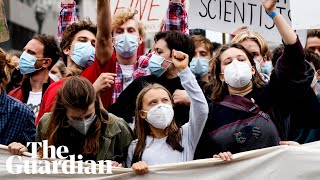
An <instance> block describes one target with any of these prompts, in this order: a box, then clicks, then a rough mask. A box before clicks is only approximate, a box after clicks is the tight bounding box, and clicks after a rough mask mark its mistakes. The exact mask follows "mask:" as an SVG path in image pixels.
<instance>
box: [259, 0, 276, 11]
mask: <svg viewBox="0 0 320 180" xmlns="http://www.w3.org/2000/svg"><path fill="white" fill-rule="evenodd" d="M262 4H263V7H264V9H266V11H267V13H271V12H273V11H275V10H276V5H277V0H262Z"/></svg>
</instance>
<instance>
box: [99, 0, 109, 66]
mask: <svg viewBox="0 0 320 180" xmlns="http://www.w3.org/2000/svg"><path fill="white" fill-rule="evenodd" d="M97 11H98V12H97V28H98V30H97V42H96V56H97V59H98V61H99V63H100V65H101V66H103V65H104V64H106V62H107V61H108V60H109V59H110V58H111V56H112V53H113V47H112V35H111V21H112V19H111V11H110V0H98V1H97Z"/></svg>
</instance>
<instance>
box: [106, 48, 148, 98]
mask: <svg viewBox="0 0 320 180" xmlns="http://www.w3.org/2000/svg"><path fill="white" fill-rule="evenodd" d="M151 55H152V54H151V53H150V54H148V55H147V56H140V57H139V59H138V61H137V62H136V63H135V65H134V69H133V74H132V76H133V79H137V78H139V77H141V76H148V75H150V74H151V72H150V70H149V68H148V62H149V59H150V57H151ZM116 74H117V77H115V79H114V82H115V85H114V88H113V94H112V103H115V102H116V100H117V98H118V97H119V95H120V93H121V92H122V91H123V75H122V70H121V67H120V64H119V63H118V62H117V63H116Z"/></svg>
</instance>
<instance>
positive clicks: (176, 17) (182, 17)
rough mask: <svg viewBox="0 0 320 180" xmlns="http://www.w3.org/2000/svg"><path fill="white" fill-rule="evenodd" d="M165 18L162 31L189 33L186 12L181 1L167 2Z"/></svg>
mask: <svg viewBox="0 0 320 180" xmlns="http://www.w3.org/2000/svg"><path fill="white" fill-rule="evenodd" d="M166 16H167V17H166V20H165V22H164V25H163V27H162V31H170V30H172V31H180V32H182V33H184V34H189V29H188V13H187V11H186V9H185V7H184V0H182V3H173V2H170V3H169V7H168V10H167V15H166Z"/></svg>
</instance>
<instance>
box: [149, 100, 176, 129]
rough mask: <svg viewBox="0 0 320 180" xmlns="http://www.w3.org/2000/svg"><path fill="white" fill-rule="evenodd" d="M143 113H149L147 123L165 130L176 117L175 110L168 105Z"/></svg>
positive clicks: (158, 106) (159, 105)
mask: <svg viewBox="0 0 320 180" xmlns="http://www.w3.org/2000/svg"><path fill="white" fill-rule="evenodd" d="M143 112H147V113H148V114H147V119H146V121H147V122H148V123H150V124H151V125H152V126H153V127H155V128H158V129H165V128H166V127H168V126H169V125H170V124H171V122H172V119H173V116H174V112H173V108H172V106H171V105H168V104H158V105H156V106H154V107H152V108H151V109H150V110H149V111H143Z"/></svg>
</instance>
